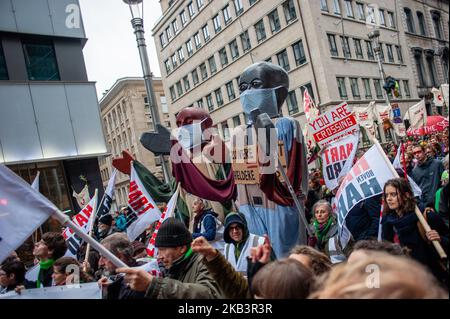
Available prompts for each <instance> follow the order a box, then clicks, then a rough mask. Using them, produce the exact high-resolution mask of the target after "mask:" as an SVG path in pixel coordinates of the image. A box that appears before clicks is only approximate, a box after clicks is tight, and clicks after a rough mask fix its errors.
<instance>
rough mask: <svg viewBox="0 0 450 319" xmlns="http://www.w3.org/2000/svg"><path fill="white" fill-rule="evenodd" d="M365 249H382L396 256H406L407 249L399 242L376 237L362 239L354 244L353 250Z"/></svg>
mask: <svg viewBox="0 0 450 319" xmlns="http://www.w3.org/2000/svg"><path fill="white" fill-rule="evenodd" d="M358 249H363V250H370V251H382V252H386V253H388V254H390V255H394V256H404V255H406V251H405V250H404V249H403V248H402V246H400V245H399V244H394V243H391V242H388V241H378V240H375V239H369V240H360V241H358V242H356V244H355V245H354V246H353V251H355V250H358Z"/></svg>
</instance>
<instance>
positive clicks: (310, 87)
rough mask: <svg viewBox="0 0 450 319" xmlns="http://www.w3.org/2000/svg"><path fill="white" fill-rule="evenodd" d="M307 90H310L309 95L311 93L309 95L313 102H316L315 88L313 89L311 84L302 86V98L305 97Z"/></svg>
mask: <svg viewBox="0 0 450 319" xmlns="http://www.w3.org/2000/svg"><path fill="white" fill-rule="evenodd" d="M305 90H308V93H309V95H310V96H311V98H312V99H313V100H315V97H314V91H313V88H312V85H311V83H307V84H305V85H302V86H301V87H300V91H301V93H302V97H303V95H304V94H305Z"/></svg>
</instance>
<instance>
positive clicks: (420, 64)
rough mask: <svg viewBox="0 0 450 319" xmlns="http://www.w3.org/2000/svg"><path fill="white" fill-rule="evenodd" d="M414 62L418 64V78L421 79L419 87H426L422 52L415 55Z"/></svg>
mask: <svg viewBox="0 0 450 319" xmlns="http://www.w3.org/2000/svg"><path fill="white" fill-rule="evenodd" d="M414 61H415V63H416V70H417V77H418V78H419V86H420V87H425V86H426V84H425V70H424V67H423V62H422V52H421V51H419V52H415V53H414Z"/></svg>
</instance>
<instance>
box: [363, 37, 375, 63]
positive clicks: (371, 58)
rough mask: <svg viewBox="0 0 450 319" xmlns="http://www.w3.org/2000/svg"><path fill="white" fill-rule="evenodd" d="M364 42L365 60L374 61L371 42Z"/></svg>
mask: <svg viewBox="0 0 450 319" xmlns="http://www.w3.org/2000/svg"><path fill="white" fill-rule="evenodd" d="M365 42H366V47H367V58H368V59H369V60H375V56H374V53H373V47H372V42H370V41H365Z"/></svg>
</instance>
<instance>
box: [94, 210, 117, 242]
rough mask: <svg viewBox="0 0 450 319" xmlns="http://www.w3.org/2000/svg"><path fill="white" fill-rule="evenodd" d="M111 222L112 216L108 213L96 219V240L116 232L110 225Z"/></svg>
mask: <svg viewBox="0 0 450 319" xmlns="http://www.w3.org/2000/svg"><path fill="white" fill-rule="evenodd" d="M112 223H113V217H112V216H111V215H110V214H105V215H103V216H102V217H100V218H99V219H98V232H97V240H98V241H101V240H103V239H105V238H106V237H108V236H109V235H111V234H113V233H116V232H117V229H116V228H115V227H114V226H113V225H112Z"/></svg>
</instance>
